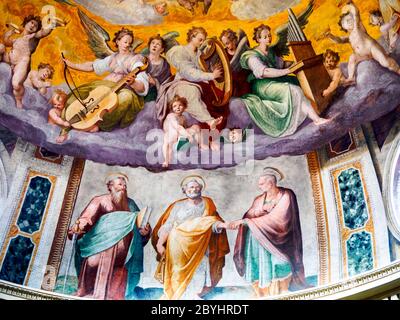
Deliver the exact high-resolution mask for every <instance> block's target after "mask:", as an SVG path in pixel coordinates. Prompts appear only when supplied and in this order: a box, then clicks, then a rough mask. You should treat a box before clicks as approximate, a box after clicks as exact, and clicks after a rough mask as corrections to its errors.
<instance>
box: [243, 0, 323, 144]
mask: <svg viewBox="0 0 400 320" xmlns="http://www.w3.org/2000/svg"><path fill="white" fill-rule="evenodd" d="M312 7H313V1H311V2H310V4H309V6H308V8H307V10H306V11H305V13H303V14H302V15H301V16H300V17H299V18H298V19H299V21H300V23H301V25H303V27H304V25H305V23H306V21H307V16H309V15H310V13H311V12H312ZM287 28H288V27H287V26H285V27H282V28H280V29H279V32H278V35H279V41H278V42H277V44H275V45H272V46H271V42H272V32H271V28H270V27H269V26H267V25H264V24H261V25H260V26H258V27H257V28H255V29H254V37H253V39H254V40H255V41H256V42H257V44H258V45H257V46H256V47H255V48H253V49H250V50H248V51H246V52H244V53H243V54H242V56H241V57H240V64H241V66H242V68H244V69H247V70H250V71H251V72H252V74H251V75H250V77H249V81H250V83H251V88H252V93H250V94H247V95H244V96H243V97H242V100H243V102H244V103H245V105H246V108H247V111H248V112H249V114H250V116H251V117H252V119H253V120H254V121H255V123H256V124H257V125H258V127H260V128H261V129H262V130H263V131H264V133H265V134H267V135H269V136H272V137H284V136H288V135H291V134H294V133H295V132H296V130H297V128H298V127H299V126H300V124H301V123H302V122H303V121H304V120H305V119H306V118H310V119H311V120H312V121H313V122H314V124H316V125H318V126H320V125H322V124H325V123H327V122H328V121H329V120H327V119H324V118H321V117H319V115H318V114H317V113H316V112H315V110H314V108H313V107H312V105H311V102H310V101H309V100H308V99H307V98H306V97H305V95H304V93H303V91H302V89H301V88H300V86H299V82H298V80H297V78H296V77H295V76H290V75H289V74H290V73H291V71H290V69H289V67H290V65H291V64H292V63H291V62H288V61H284V60H283V59H282V56H284V55H288V53H289V50H288V48H287V46H286V41H287V34H288V31H287Z"/></svg>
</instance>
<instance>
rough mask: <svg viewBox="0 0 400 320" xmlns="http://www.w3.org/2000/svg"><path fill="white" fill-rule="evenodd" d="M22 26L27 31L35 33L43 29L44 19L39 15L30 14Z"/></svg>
mask: <svg viewBox="0 0 400 320" xmlns="http://www.w3.org/2000/svg"><path fill="white" fill-rule="evenodd" d="M22 26H23V27H24V30H25V31H26V32H27V33H35V32H38V31H39V30H40V29H42V20H41V19H40V17H39V16H34V15H33V14H30V15H29V16H27V17H25V18H24V21H23V22H22Z"/></svg>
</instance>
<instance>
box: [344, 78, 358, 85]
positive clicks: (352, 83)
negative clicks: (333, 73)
mask: <svg viewBox="0 0 400 320" xmlns="http://www.w3.org/2000/svg"><path fill="white" fill-rule="evenodd" d="M342 85H343V86H344V87H348V86H353V85H356V79H354V78H353V79H350V78H349V79H346V80H344V81H343V83H342Z"/></svg>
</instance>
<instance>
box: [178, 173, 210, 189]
mask: <svg viewBox="0 0 400 320" xmlns="http://www.w3.org/2000/svg"><path fill="white" fill-rule="evenodd" d="M197 179H199V180H201V184H202V185H203V190H204V189H205V188H206V182H205V181H204V179H203V178H202V177H201V176H198V175H190V176H187V177H185V178H184V179H183V180H182V181H181V188H182V187H183V186H184V185H185V184H186V183H187V182H189V180H195V181H196V182H199V181H198V180H197Z"/></svg>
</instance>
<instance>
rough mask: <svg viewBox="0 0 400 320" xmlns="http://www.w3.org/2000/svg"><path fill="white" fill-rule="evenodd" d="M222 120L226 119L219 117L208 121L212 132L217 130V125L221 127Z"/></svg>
mask: <svg viewBox="0 0 400 320" xmlns="http://www.w3.org/2000/svg"><path fill="white" fill-rule="evenodd" d="M222 120H224V118H223V117H219V118H217V119H214V120H211V121H208V122H207V124H208V125H209V126H210V129H211V130H215V129H216V128H217V125H219V124H220V123H221V122H222Z"/></svg>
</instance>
